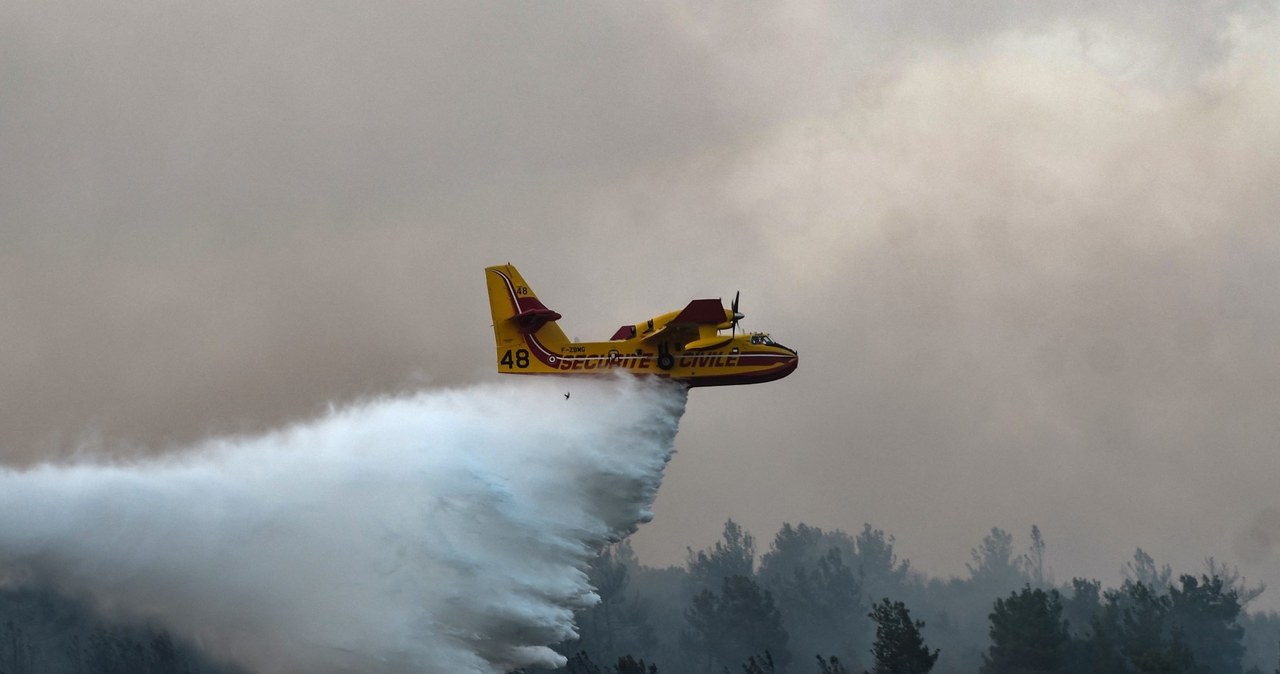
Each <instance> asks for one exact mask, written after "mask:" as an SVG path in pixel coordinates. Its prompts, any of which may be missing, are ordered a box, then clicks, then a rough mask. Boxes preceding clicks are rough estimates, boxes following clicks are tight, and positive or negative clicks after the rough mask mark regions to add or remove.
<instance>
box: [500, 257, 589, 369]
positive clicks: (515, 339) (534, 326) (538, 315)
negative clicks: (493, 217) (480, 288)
mask: <svg viewBox="0 0 1280 674" xmlns="http://www.w3.org/2000/svg"><path fill="white" fill-rule="evenodd" d="M484 275H485V279H486V280H487V282H488V285H489V310H490V311H491V312H492V313H493V337H494V340H495V341H496V343H497V346H498V351H499V353H502V352H504V351H505V350H507V349H511V348H513V347H517V346H521V345H523V344H524V343H525V337H526V336H528V335H532V336H534V337H536V338H537V340H538V342H540V343H541V344H543V345H546V346H549V347H550V346H559V345H561V344H567V343H569V338H568V337H566V336H565V334H564V331H563V330H561V329H560V326H558V325H556V321H557V320H559V319H560V314H558V313H556V312H555V311H552V310H551V309H548V308H547V306H546V305H545V304H543V303H542V302H541V301H539V300H538V296H537V295H536V294H534V292H533V289H532V288H530V287H529V284H528V283H526V282H525V280H524V277H522V276H520V272H518V271H516V268H515V267H513V266H512V265H510V264H505V265H500V266H495V267H485V270H484Z"/></svg>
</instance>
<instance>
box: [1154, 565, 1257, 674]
mask: <svg viewBox="0 0 1280 674" xmlns="http://www.w3.org/2000/svg"><path fill="white" fill-rule="evenodd" d="M1178 581H1179V586H1176V587H1172V588H1170V590H1169V619H1170V620H1171V621H1172V626H1173V627H1177V628H1180V630H1181V633H1182V635H1183V638H1184V641H1185V645H1186V648H1187V650H1188V651H1190V653H1191V656H1192V657H1193V658H1194V659H1195V663H1196V667H1197V670H1198V671H1200V672H1203V673H1204V674H1241V672H1242V671H1244V665H1243V662H1244V645H1243V644H1242V640H1243V639H1244V628H1243V627H1241V626H1240V624H1239V623H1238V622H1237V621H1236V619H1237V618H1238V617H1239V615H1240V601H1239V599H1238V597H1237V596H1236V593H1235V591H1234V590H1230V589H1227V586H1226V582H1225V581H1224V580H1223V579H1222V578H1220V577H1218V576H1212V577H1209V576H1201V577H1200V578H1199V579H1196V578H1195V577H1194V576H1189V575H1183V576H1181V577H1179V579H1178Z"/></svg>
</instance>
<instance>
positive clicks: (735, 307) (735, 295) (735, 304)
mask: <svg viewBox="0 0 1280 674" xmlns="http://www.w3.org/2000/svg"><path fill="white" fill-rule="evenodd" d="M741 294H742V291H741V290H738V291H735V292H734V293H733V304H731V305H730V312H731V313H732V314H733V324H732V330H731V333H730V334H731V335H732V336H734V337H737V336H738V321H740V320H742V314H740V313H738V296H739V295H741Z"/></svg>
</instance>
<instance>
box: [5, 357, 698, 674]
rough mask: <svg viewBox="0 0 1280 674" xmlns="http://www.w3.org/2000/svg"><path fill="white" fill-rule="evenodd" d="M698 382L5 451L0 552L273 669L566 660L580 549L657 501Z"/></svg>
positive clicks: (13, 563) (116, 609) (477, 398)
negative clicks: (62, 459)
mask: <svg viewBox="0 0 1280 674" xmlns="http://www.w3.org/2000/svg"><path fill="white" fill-rule="evenodd" d="M570 386H571V387H572V394H573V395H572V397H571V398H569V399H566V398H565V396H564V395H563V394H564V392H565V391H566V390H568V388H567V387H570ZM685 399H686V398H685V395H684V393H682V392H681V390H679V389H676V388H673V387H671V386H669V385H665V384H663V383H661V382H635V381H632V380H630V379H629V378H628V379H619V380H607V381H593V382H584V383H579V382H574V383H573V384H567V383H565V382H563V381H545V380H534V381H529V380H521V381H517V382H513V383H508V384H506V385H493V386H477V387H474V388H468V389H461V390H454V391H437V392H430V393H422V394H419V395H416V396H413V397H404V398H397V399H388V400H378V401H374V402H370V403H367V404H362V405H357V406H353V407H349V408H345V409H340V410H335V411H333V412H331V413H330V414H328V415H327V416H325V417H324V418H321V419H319V420H316V421H313V422H310V423H304V424H300V425H297V426H293V427H291V428H287V429H284V430H280V431H277V432H274V433H271V434H269V435H265V436H262V437H255V438H234V439H220V440H213V441H209V442H206V443H204V444H202V445H199V446H197V447H194V448H191V449H189V450H187V451H184V452H180V453H177V454H171V455H168V456H166V457H163V458H161V459H157V460H152V461H147V462H143V463H133V464H113V465H102V464H93V465H90V464H80V465H69V466H55V465H43V466H39V467H36V468H33V469H30V470H25V471H12V470H9V471H4V472H3V473H0V562H2V563H3V565H4V569H5V571H6V572H7V574H8V575H9V576H10V578H11V579H14V578H16V579H19V580H21V581H23V582H30V583H47V584H50V585H53V586H55V587H57V588H59V589H61V590H63V591H66V592H68V593H74V594H78V595H85V596H88V597H90V598H91V599H93V600H94V602H95V603H96V604H97V605H98V606H99V607H100V608H101V609H103V610H104V611H107V612H109V613H113V614H116V615H121V616H125V617H129V618H135V619H147V620H154V621H156V622H158V623H160V624H163V625H164V626H166V627H168V628H169V629H171V630H173V631H174V632H176V633H180V634H182V635H184V636H186V637H188V638H190V639H193V640H194V641H196V642H197V643H200V644H203V645H204V646H205V647H206V648H208V649H210V650H211V651H212V652H214V653H215V654H218V655H221V656H223V657H226V658H228V659H230V660H232V661H235V662H238V663H240V664H242V665H245V666H248V667H250V668H253V669H255V670H258V671H262V672H318V671H360V672H409V671H412V672H441V673H443V672H453V673H456V672H476V673H491V672H494V673H496V672H504V671H508V670H510V669H511V668H513V667H517V666H522V665H544V666H558V665H561V664H563V659H562V658H561V657H560V656H559V655H557V654H556V653H554V652H553V651H552V650H550V649H549V648H547V644H553V643H556V642H559V641H561V640H564V639H566V638H570V637H572V636H574V634H575V633H574V626H573V623H572V618H573V610H574V609H575V608H579V607H583V606H588V605H590V604H592V603H593V602H595V601H596V600H597V597H596V596H595V595H594V594H593V592H592V589H591V588H590V586H589V584H588V581H587V576H586V574H585V571H584V569H585V567H586V564H587V563H588V561H589V560H590V559H591V558H592V557H593V556H594V555H595V553H596V551H597V550H598V548H599V546H601V545H602V544H603V543H605V542H607V541H612V540H618V539H620V538H622V537H624V536H626V535H628V534H629V533H631V532H632V531H634V530H635V528H636V527H637V526H638V525H639V524H640V523H642V522H646V521H648V520H649V519H651V518H652V513H651V511H650V506H651V504H652V502H653V499H654V497H655V496H656V494H657V489H658V486H659V483H660V481H661V477H662V472H663V468H664V466H665V465H666V462H667V460H668V459H669V457H670V455H671V453H672V452H673V446H672V442H673V440H674V437H675V433H676V428H677V425H678V423H679V419H680V417H681V415H682V414H683V411H684V404H685Z"/></svg>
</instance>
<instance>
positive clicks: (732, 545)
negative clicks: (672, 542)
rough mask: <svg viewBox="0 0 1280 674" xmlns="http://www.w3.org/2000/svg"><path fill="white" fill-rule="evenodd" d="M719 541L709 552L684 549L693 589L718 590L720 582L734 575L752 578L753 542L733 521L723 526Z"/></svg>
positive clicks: (754, 550) (753, 571)
mask: <svg viewBox="0 0 1280 674" xmlns="http://www.w3.org/2000/svg"><path fill="white" fill-rule="evenodd" d="M722 539H723V540H721V541H716V544H715V546H714V547H712V549H711V550H710V551H707V550H699V551H698V552H696V553H695V552H694V551H693V549H692V548H688V549H687V550H688V559H687V561H686V566H687V567H688V569H689V579H690V581H691V582H692V583H693V585H694V587H695V588H696V589H712V588H716V587H719V586H720V583H721V581H722V580H723V579H725V578H730V577H733V576H743V577H746V578H750V577H752V576H754V575H755V564H756V539H755V538H754V537H753V536H752V535H751V534H749V533H747V532H746V531H743V529H742V527H741V526H739V525H738V523H736V522H734V521H733V520H728V521H726V522H725V523H724V534H723V536H722Z"/></svg>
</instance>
